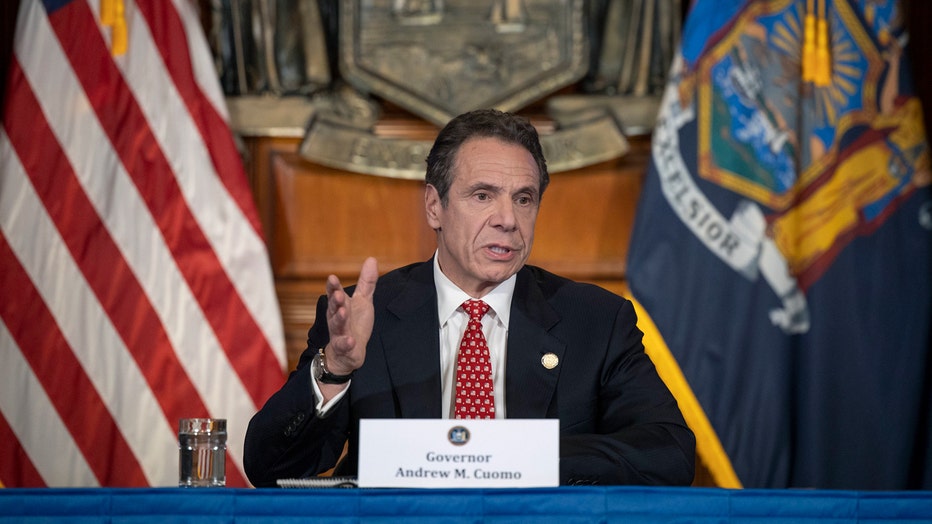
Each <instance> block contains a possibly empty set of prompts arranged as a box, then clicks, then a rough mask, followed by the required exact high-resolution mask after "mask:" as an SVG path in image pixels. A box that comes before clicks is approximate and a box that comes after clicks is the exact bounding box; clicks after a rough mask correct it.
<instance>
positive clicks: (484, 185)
mask: <svg viewBox="0 0 932 524" xmlns="http://www.w3.org/2000/svg"><path fill="white" fill-rule="evenodd" d="M479 190H483V191H489V192H492V193H501V192H502V191H503V189H502V188H501V187H499V186H496V185H494V184H490V183H488V182H476V183H475V184H473V185H471V186H469V187H467V188H466V191H467V192H468V193H473V192H476V191H479Z"/></svg>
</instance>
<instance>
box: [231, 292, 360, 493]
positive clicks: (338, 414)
mask: <svg viewBox="0 0 932 524" xmlns="http://www.w3.org/2000/svg"><path fill="white" fill-rule="evenodd" d="M326 308H327V299H326V297H321V298H320V299H319V300H318V302H317V317H316V318H317V319H320V320H321V321H320V322H315V323H314V325H313V326H312V327H311V329H310V331H308V342H307V343H308V346H307V349H305V351H304V353H303V354H302V355H301V359H300V360H299V362H298V366H297V368H296V369H295V370H294V371H292V372H291V375H289V377H288V381H287V382H286V383H285V385H284V386H282V388H281V389H280V390H278V391H277V392H276V393H275V394H274V395H272V396H271V397H270V398H269V400H268V401H267V402H266V403H265V405H264V406H263V407H262V409H260V410H259V411H258V412H257V413H256V414H255V415H254V416H253V418H252V420H250V422H249V427H248V428H247V430H246V440H245V446H244V447H245V452H244V456H243V466H244V468H245V470H246V475H247V476H248V477H249V481H250V482H252V484H253V485H254V486H256V487H268V486H275V485H276V481H277V480H278V479H283V478H305V477H310V476H314V475H316V474H318V473H322V472H324V471H327V470H328V469H330V468H332V467H333V466H334V465H335V464H336V462H337V460H338V459H339V457H340V454H341V453H342V451H343V445H344V443H345V442H346V436H347V433H348V428H349V401H348V397H349V393H347V395H344V397H343V399H342V400H340V402H339V403H338V404H337V405H336V406H334V407H333V408H332V409H331V410H330V411H329V413H328V414H327V416H326V417H324V418H318V417H317V415H316V410H315V404H316V400H317V399H316V398H315V396H314V390H313V387H312V386H311V380H312V379H311V373H310V366H311V360H312V359H313V357H314V355H315V354H316V353H317V349H318V348H321V347H324V346H325V345H326V344H327V341H328V340H329V333H328V332H327V324H326V322H324V321H323V319H324V318H326V316H325V315H326Z"/></svg>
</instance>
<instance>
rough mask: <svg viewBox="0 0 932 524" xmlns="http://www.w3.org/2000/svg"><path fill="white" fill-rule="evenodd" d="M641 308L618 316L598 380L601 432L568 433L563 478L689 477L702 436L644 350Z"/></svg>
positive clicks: (645, 481)
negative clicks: (688, 422) (697, 438)
mask: <svg viewBox="0 0 932 524" xmlns="http://www.w3.org/2000/svg"><path fill="white" fill-rule="evenodd" d="M636 324H637V318H636V314H635V313H634V308H633V306H632V305H631V303H630V302H629V301H625V302H624V303H623V304H622V306H621V308H619V309H618V313H617V315H616V317H615V321H614V326H613V329H612V333H611V337H610V340H609V341H608V348H607V352H606V358H605V360H604V362H603V364H602V367H601V370H600V377H599V387H598V388H597V391H598V393H597V395H598V400H597V405H598V408H597V410H598V421H597V431H596V432H595V433H582V434H571V435H564V436H563V437H561V441H560V477H561V479H560V480H561V483H562V484H641V485H666V486H677V485H689V484H691V483H692V481H693V476H694V474H695V446H696V442H695V437H694V435H693V433H692V431H691V430H690V429H689V428H688V427H687V426H686V422H685V421H684V419H683V416H682V413H681V412H680V410H679V407H678V406H677V403H676V399H675V398H674V397H673V395H672V394H671V393H670V391H669V389H667V387H666V385H665V384H664V383H663V381H662V380H661V379H660V377H659V376H658V374H657V372H656V369H655V368H654V365H653V363H652V362H651V360H650V358H649V357H648V356H647V354H646V353H645V352H644V346H643V344H642V333H641V331H640V330H639V329H638V328H637V326H636Z"/></svg>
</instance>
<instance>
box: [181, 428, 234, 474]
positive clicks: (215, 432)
mask: <svg viewBox="0 0 932 524" xmlns="http://www.w3.org/2000/svg"><path fill="white" fill-rule="evenodd" d="M178 450H179V458H178V485H179V486H181V487H214V486H225V485H226V482H227V476H226V450H227V421H226V419H222V418H183V419H181V420H180V421H179V422H178Z"/></svg>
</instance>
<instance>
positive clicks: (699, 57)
mask: <svg viewBox="0 0 932 524" xmlns="http://www.w3.org/2000/svg"><path fill="white" fill-rule="evenodd" d="M907 42H908V35H907V33H906V31H905V28H904V13H903V11H902V6H900V5H898V3H897V2H896V1H894V0H889V1H868V0H847V1H831V0H795V1H792V0H771V1H762V0H761V1H737V0H733V1H731V2H725V1H722V0H708V1H706V0H698V1H696V2H695V3H694V5H693V7H692V10H691V11H690V13H689V16H688V18H687V20H686V23H685V25H684V29H683V37H682V42H681V49H680V51H679V55H678V56H677V57H676V59H675V62H674V64H673V66H672V68H671V75H670V81H669V84H668V86H667V89H666V92H665V95H664V99H663V103H662V108H661V110H660V116H659V118H658V121H657V125H656V127H655V130H654V135H653V139H652V142H651V148H652V160H651V165H650V168H649V170H648V174H647V178H646V180H645V185H644V189H643V193H642V195H641V200H640V203H639V206H638V212H637V217H636V220H635V227H634V232H633V236H632V241H631V249H630V252H629V257H628V281H629V284H630V287H631V292H632V294H633V297H634V298H635V299H636V303H637V305H638V308H639V311H640V312H641V313H642V316H643V318H642V320H643V324H644V325H645V326H646V329H645V331H646V332H647V337H648V344H652V346H653V349H651V351H652V355H651V356H652V358H654V360H655V362H656V363H657V365H658V368H659V369H660V372H661V374H662V375H663V376H664V379H665V380H666V381H667V383H668V385H670V387H671V390H673V391H674V394H676V395H677V398H678V399H679V401H680V405H681V407H682V409H683V411H684V415H685V416H686V418H687V421H688V422H689V423H690V426H691V427H692V428H693V430H694V431H695V432H696V435H697V448H698V449H697V452H698V455H699V457H700V460H701V461H702V463H703V464H704V465H705V466H706V467H707V468H708V470H709V471H710V473H711V474H712V477H713V479H714V481H715V482H716V484H718V485H721V486H731V487H739V486H745V487H772V488H786V487H812V488H827V489H916V488H924V489H929V488H932V430H930V429H932V422H930V421H932V387H930V386H932V359H930V356H932V354H930V353H932V351H930V346H932V186H930V182H932V176H930V160H929V149H928V146H927V142H926V138H925V131H924V128H923V120H922V109H921V106H920V102H919V100H918V98H917V97H916V96H915V95H914V94H913V92H912V91H911V80H910V76H909V68H908V65H907V60H906V52H905V49H906V45H907ZM645 326H642V327H645ZM654 328H656V330H657V331H656V332H654V331H653V330H654Z"/></svg>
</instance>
